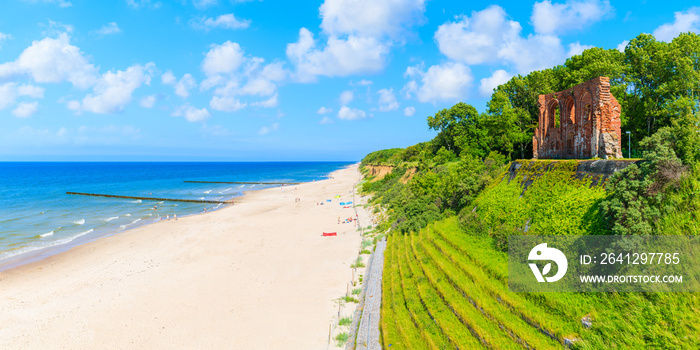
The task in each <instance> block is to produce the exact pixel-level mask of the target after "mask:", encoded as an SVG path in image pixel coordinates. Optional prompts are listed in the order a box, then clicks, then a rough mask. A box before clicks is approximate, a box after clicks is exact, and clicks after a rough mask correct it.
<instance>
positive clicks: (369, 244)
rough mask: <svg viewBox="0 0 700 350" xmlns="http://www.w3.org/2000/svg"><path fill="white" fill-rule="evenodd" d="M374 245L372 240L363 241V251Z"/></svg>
mask: <svg viewBox="0 0 700 350" xmlns="http://www.w3.org/2000/svg"><path fill="white" fill-rule="evenodd" d="M372 244H373V243H372V240H370V239H363V240H362V249H365V248H367V247H369V246H371V245H372Z"/></svg>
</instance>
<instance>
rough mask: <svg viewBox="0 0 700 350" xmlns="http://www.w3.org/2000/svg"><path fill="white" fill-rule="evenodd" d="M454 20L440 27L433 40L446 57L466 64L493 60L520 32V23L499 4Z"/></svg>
mask: <svg viewBox="0 0 700 350" xmlns="http://www.w3.org/2000/svg"><path fill="white" fill-rule="evenodd" d="M457 19H458V21H456V22H447V23H445V24H443V25H441V26H439V27H438V30H437V31H436V32H435V40H436V41H437V43H438V47H439V48H440V52H442V53H443V54H444V55H445V56H447V57H449V58H451V59H453V60H456V61H462V62H465V63H467V64H479V63H486V62H493V61H494V60H496V59H497V58H498V50H499V49H500V48H501V47H502V46H503V45H504V43H506V42H508V41H512V40H515V39H517V38H518V37H519V35H520V30H521V27H520V24H519V23H518V22H515V21H511V20H508V15H507V14H506V12H505V11H504V10H503V8H501V7H500V6H498V5H491V6H489V7H487V8H486V9H484V10H482V11H474V12H472V16H471V17H466V16H459V17H457Z"/></svg>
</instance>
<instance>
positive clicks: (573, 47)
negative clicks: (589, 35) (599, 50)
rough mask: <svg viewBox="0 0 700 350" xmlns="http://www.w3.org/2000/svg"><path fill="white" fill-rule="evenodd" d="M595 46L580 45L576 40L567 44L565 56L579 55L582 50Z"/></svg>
mask: <svg viewBox="0 0 700 350" xmlns="http://www.w3.org/2000/svg"><path fill="white" fill-rule="evenodd" d="M593 47H595V46H593V45H581V43H579V42H578V41H577V42H575V43H571V44H569V52H567V53H566V57H571V56H574V55H580V54H582V53H583V51H586V50H588V49H591V48H593Z"/></svg>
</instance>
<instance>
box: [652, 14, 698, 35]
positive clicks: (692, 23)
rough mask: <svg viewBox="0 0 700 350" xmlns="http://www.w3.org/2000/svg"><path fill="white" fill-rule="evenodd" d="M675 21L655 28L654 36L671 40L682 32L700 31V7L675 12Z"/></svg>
mask: <svg viewBox="0 0 700 350" xmlns="http://www.w3.org/2000/svg"><path fill="white" fill-rule="evenodd" d="M673 16H674V21H673V23H666V24H663V25H661V26H659V27H658V28H656V29H654V33H653V35H654V37H655V38H656V39H657V40H660V41H666V42H670V41H671V40H673V38H675V37H677V36H678V34H680V33H686V32H694V33H698V32H700V8H698V7H691V8H689V9H688V10H687V11H685V12H680V11H679V12H674V13H673Z"/></svg>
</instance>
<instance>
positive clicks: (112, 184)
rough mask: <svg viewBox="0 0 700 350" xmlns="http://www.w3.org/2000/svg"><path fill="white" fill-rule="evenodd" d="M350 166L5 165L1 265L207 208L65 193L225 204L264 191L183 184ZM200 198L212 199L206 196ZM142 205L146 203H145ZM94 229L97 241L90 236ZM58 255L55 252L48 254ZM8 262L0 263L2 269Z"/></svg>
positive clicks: (0, 191)
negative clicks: (73, 192) (185, 181)
mask: <svg viewBox="0 0 700 350" xmlns="http://www.w3.org/2000/svg"><path fill="white" fill-rule="evenodd" d="M346 164H347V163H346ZM344 165H345V164H340V163H325V164H322V163H264V162H263V163H61V162H46V163H33V162H20V163H13V162H7V163H3V162H0V183H2V184H3V186H2V188H0V260H3V259H6V258H8V257H14V258H12V260H20V261H21V260H24V257H22V256H21V255H22V254H23V253H28V254H27V255H26V256H27V258H29V259H31V258H32V257H33V256H37V255H36V253H38V252H39V250H40V249H43V248H50V247H54V246H58V245H62V244H68V243H71V242H73V243H72V244H76V243H78V244H79V243H80V242H81V241H82V240H81V239H80V237H84V236H86V235H88V236H87V237H85V238H90V239H92V238H96V237H102V236H103V235H109V234H113V233H117V232H121V230H122V228H123V229H129V228H132V227H136V226H137V225H138V224H143V223H144V222H145V223H150V222H153V221H157V219H156V218H157V217H161V215H162V217H163V218H164V217H165V216H166V215H170V216H173V215H174V214H177V215H178V216H182V217H184V216H186V215H190V214H196V213H201V212H202V204H201V203H185V202H183V203H171V202H164V201H147V200H133V199H129V200H115V199H109V198H98V197H81V196H66V191H75V192H86V193H105V194H116V195H126V196H144V197H145V196H148V197H157V198H182V199H196V198H200V199H208V198H212V199H213V198H218V199H220V200H221V199H231V198H233V197H235V196H238V195H242V193H241V191H243V190H249V189H251V187H255V189H256V190H257V189H261V188H266V186H250V185H244V184H239V185H230V184H221V185H212V184H206V185H202V184H198V183H183V180H198V179H200V180H204V181H273V180H271V179H290V181H311V180H314V179H320V178H322V177H323V176H324V175H326V174H328V173H329V172H330V171H333V170H336V169H338V168H340V167H342V166H344ZM154 175H157V176H154ZM202 194H204V195H205V196H206V197H202ZM212 194H214V195H212ZM216 194H219V195H218V196H217V195H216ZM144 202H146V203H148V205H145V204H139V203H144ZM134 204H137V205H134ZM154 205H157V207H158V208H157V210H153V206H154ZM161 205H162V206H161ZM223 206H225V205H221V204H218V205H216V206H215V207H213V206H209V205H207V206H206V207H207V208H220V207H223ZM125 213H127V214H125ZM78 218H79V219H78ZM85 226H88V227H85ZM90 227H93V228H90ZM91 232H95V234H97V236H95V237H92V236H90V235H89V234H90V233H91ZM76 239H77V241H76ZM35 251H37V252H35ZM52 251H54V250H53V249H51V250H49V253H50V252H52ZM32 252H35V253H32ZM42 254H43V253H42ZM18 255H19V256H18ZM2 263H3V262H2V261H0V265H2Z"/></svg>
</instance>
